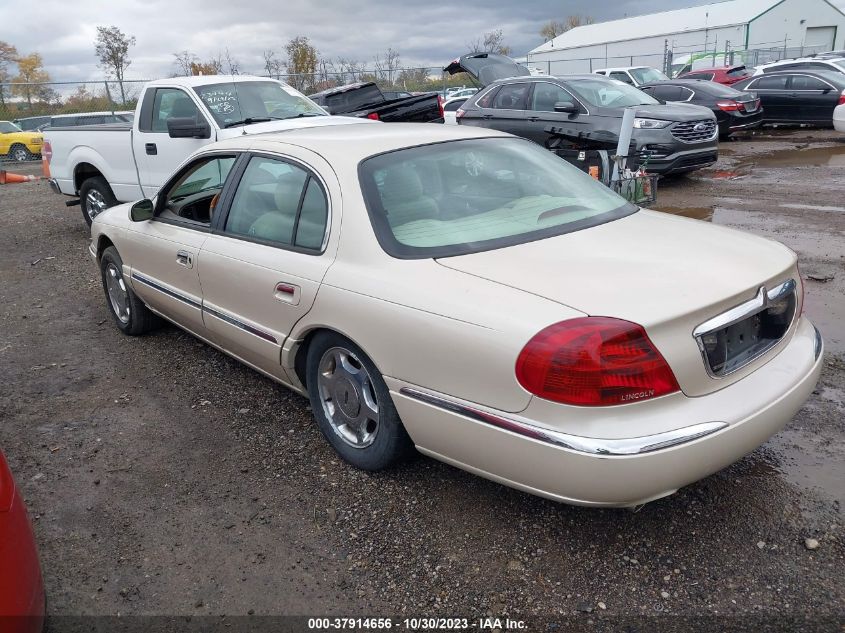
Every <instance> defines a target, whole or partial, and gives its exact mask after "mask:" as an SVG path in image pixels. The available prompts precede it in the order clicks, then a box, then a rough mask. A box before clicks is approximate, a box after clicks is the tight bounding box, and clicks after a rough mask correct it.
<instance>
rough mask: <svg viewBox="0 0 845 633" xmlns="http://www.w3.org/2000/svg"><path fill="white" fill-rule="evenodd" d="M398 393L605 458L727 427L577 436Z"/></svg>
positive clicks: (427, 395) (411, 393)
mask: <svg viewBox="0 0 845 633" xmlns="http://www.w3.org/2000/svg"><path fill="white" fill-rule="evenodd" d="M399 393H400V394H402V395H403V396H407V397H409V398H413V399H414V400H418V401H420V402H424V403H426V404H429V405H431V406H434V407H438V408H440V409H443V410H445V411H449V412H450V413H456V414H458V415H461V416H464V417H466V418H469V419H471V420H475V421H476V422H481V423H483V424H488V425H490V426H495V427H497V428H500V429H504V430H505V431H510V432H511V433H516V434H518V435H523V436H525V437H529V438H531V439H534V440H538V441H540V442H545V443H546V444H552V445H554V446H558V447H560V448H566V449H569V450H572V451H577V452H579V453H586V454H588V455H601V456H606V457H623V456H630V455H641V454H643V453H652V452H654V451H659V450H662V449H664V448H669V447H671V446H677V445H679V444H684V443H686V442H691V441H692V440H695V439H698V438H700V437H704V436H706V435H710V434H711V433H715V432H716V431H719V430H721V429H724V428H725V427H727V426H728V423H727V422H703V423H700V424H693V425H692V426H686V427H684V428H682V429H675V430H673V431H665V432H663V433H655V434H654V435H645V436H642V437H632V438H625V439H618V440H612V439H600V438H592V437H581V436H578V435H571V434H569V433H561V432H560V431H552V430H550V429H543V428H540V427H538V426H535V425H533V424H529V423H527V422H523V421H521V420H514V419H512V418H506V417H503V416H500V415H494V414H491V413H487V412H486V411H482V410H480V409H475V408H473V407H469V406H466V405H463V404H461V403H458V402H455V401H453V400H448V399H446V398H443V397H441V396H436V395H434V394H432V393H426V392H424V391H420V390H418V389H412V388H410V387H402V388H401V389H400V390H399Z"/></svg>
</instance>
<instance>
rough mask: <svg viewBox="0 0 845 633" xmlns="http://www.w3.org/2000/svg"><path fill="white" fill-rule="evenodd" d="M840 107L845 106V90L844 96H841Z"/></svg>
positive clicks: (844, 91)
mask: <svg viewBox="0 0 845 633" xmlns="http://www.w3.org/2000/svg"><path fill="white" fill-rule="evenodd" d="M838 105H845V90H843V91H842V94H841V95H839V104H838Z"/></svg>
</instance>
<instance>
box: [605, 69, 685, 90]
mask: <svg viewBox="0 0 845 633" xmlns="http://www.w3.org/2000/svg"><path fill="white" fill-rule="evenodd" d="M593 74H596V75H604V76H605V77H610V78H611V79H616V80H617V81H622V82H624V83H626V84H630V85H632V86H641V85H643V84H649V83H652V82H655V81H666V80H667V79H669V78H668V77H667V76H666V75H664V74H663V73H662V72H660V71H659V70H657V69H656V68H652V67H651V66H623V67H619V68H599V69H598V70H594V71H593Z"/></svg>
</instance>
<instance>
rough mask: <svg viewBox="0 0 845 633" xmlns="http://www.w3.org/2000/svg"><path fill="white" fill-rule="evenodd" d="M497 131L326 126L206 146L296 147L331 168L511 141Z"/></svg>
mask: <svg viewBox="0 0 845 633" xmlns="http://www.w3.org/2000/svg"><path fill="white" fill-rule="evenodd" d="M508 136H509V135H508V134H505V133H504V132H499V131H497V130H490V129H486V128H480V127H470V126H455V125H434V124H431V123H372V124H362V125H323V126H320V127H311V128H299V129H291V130H285V131H281V132H264V133H261V134H247V135H245V136H244V135H240V136H237V137H235V138H231V139H227V140H224V141H219V142H217V143H213V144H212V145H207V146H206V147H205V148H203V151H204V150H208V149H227V150H240V151H245V150H248V149H253V150H259V149H261V150H264V151H273V150H274V149H282V148H283V147H284V146H285V145H296V146H299V147H302V148H305V149H307V150H311V151H313V152H316V153H317V154H320V155H321V156H323V158H325V159H326V160H327V161H328V162H329V163H330V164H331V163H334V162H346V163H348V162H349V161H352V162H353V163H355V164H357V163H358V162H360V161H361V160H363V159H365V158H368V157H370V156H374V155H376V154H382V153H384V152H390V151H393V150H397V149H404V148H407V147H414V146H418V145H430V144H432V143H443V142H447V141H456V140H462V139H472V138H496V137H508Z"/></svg>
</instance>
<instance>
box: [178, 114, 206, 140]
mask: <svg viewBox="0 0 845 633" xmlns="http://www.w3.org/2000/svg"><path fill="white" fill-rule="evenodd" d="M167 133H168V134H169V135H170V138H211V128H210V127H209V125H208V123H206V122H205V121H197V120H196V119H194V118H193V117H172V118H170V119H167Z"/></svg>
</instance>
